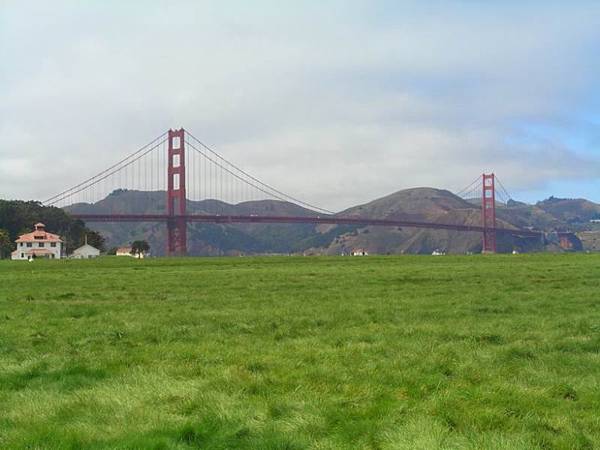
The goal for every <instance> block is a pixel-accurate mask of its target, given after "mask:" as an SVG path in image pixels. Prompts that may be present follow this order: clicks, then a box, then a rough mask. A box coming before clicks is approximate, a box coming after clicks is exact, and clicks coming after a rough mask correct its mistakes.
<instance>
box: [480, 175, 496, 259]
mask: <svg viewBox="0 0 600 450" xmlns="http://www.w3.org/2000/svg"><path fill="white" fill-rule="evenodd" d="M481 222H482V225H483V253H496V179H495V177H494V174H493V173H492V174H489V175H488V174H485V173H484V174H483V197H482V205H481Z"/></svg>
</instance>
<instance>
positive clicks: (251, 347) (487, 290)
mask: <svg viewBox="0 0 600 450" xmlns="http://www.w3.org/2000/svg"><path fill="white" fill-rule="evenodd" d="M599 288H600V255H585V254H580V255H517V256H512V255H511V256H463V257H450V256H446V257H438V258H434V257H411V256H404V257H365V258H339V257H338V258H301V257H288V258H284V257H281V258H279V257H273V258H229V259H192V258H190V259H155V260H144V261H137V260H131V259H126V258H106V259H100V260H96V261H79V262H77V261H55V262H51V261H49V262H43V261H36V262H35V263H33V264H29V263H26V262H14V263H13V262H10V261H2V262H0V448H3V449H4V448H40V449H52V448H61V449H62V448H65V449H66V448H69V449H70V448H86V449H88V448H119V449H121V448H123V449H125V448H127V449H129V448H131V449H138V448H139V449H146V448H156V449H170V448H176V449H187V448H206V449H229V448H243V449H304V448H314V449H344V448H347V449H419V448H420V449H436V448H447V449H460V448H465V449H494V448H511V449H512V448H515V449H533V448H540V449H548V448H564V449H592V448H600V289H599Z"/></svg>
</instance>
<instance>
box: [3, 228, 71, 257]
mask: <svg viewBox="0 0 600 450" xmlns="http://www.w3.org/2000/svg"><path fill="white" fill-rule="evenodd" d="M34 227H35V229H34V230H33V232H31V233H27V234H23V235H21V236H19V239H17V240H16V241H15V242H16V243H17V249H16V250H15V251H14V252H12V254H11V257H12V259H17V260H28V259H31V258H48V259H60V257H61V255H62V243H63V241H62V240H61V238H60V237H59V236H58V235H56V234H52V233H48V232H47V231H46V225H44V224H43V223H36V224H35V225H34Z"/></svg>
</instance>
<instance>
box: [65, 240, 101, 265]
mask: <svg viewBox="0 0 600 450" xmlns="http://www.w3.org/2000/svg"><path fill="white" fill-rule="evenodd" d="M98 256H100V250H98V249H97V248H96V247H93V246H91V245H90V244H88V242H87V236H86V237H85V244H83V245H82V246H81V247H79V248H78V249H75V250H74V251H73V254H72V255H71V258H73V259H91V258H97V257H98Z"/></svg>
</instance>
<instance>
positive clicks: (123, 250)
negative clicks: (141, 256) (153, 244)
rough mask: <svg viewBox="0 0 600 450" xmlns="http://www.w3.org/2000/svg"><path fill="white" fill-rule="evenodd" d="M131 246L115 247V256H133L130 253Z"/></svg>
mask: <svg viewBox="0 0 600 450" xmlns="http://www.w3.org/2000/svg"><path fill="white" fill-rule="evenodd" d="M131 250H132V249H131V247H119V248H118V249H117V252H116V253H115V255H116V256H130V257H133V254H132V253H131Z"/></svg>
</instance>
